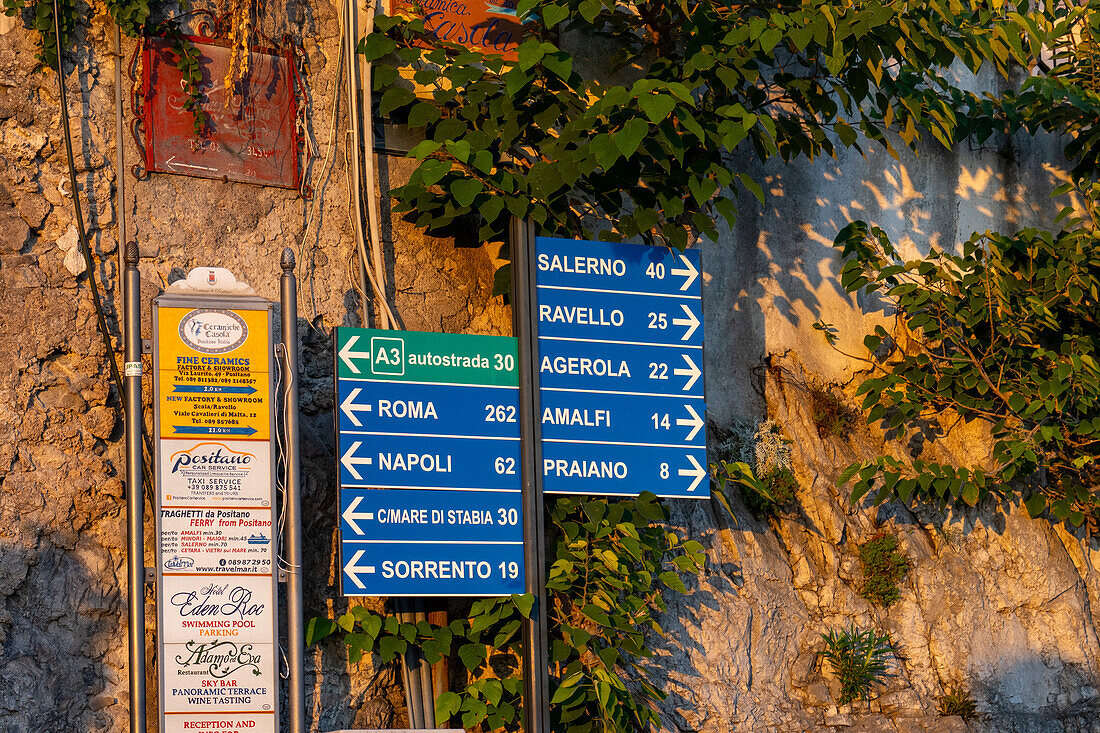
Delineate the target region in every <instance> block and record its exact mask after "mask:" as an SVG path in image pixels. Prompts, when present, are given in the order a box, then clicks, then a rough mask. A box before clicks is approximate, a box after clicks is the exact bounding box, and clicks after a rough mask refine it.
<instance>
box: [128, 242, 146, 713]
mask: <svg viewBox="0 0 1100 733" xmlns="http://www.w3.org/2000/svg"><path fill="white" fill-rule="evenodd" d="M123 259H124V262H125V265H126V271H125V273H123V288H124V290H125V297H124V298H123V301H124V302H125V303H126V306H125V324H126V331H125V335H126V342H125V344H124V349H123V359H124V361H125V362H126V364H125V369H124V370H123V371H124V373H125V375H126V376H125V377H124V378H123V379H124V381H125V390H126V404H125V410H126V539H127V542H128V548H127V552H126V577H127V580H128V583H129V587H128V588H127V591H126V606H127V608H126V613H127V617H128V619H127V620H128V631H129V634H128V642H129V657H130V665H129V666H130V669H129V672H130V733H144V732H145V718H146V716H145V584H146V583H147V582H148V580H147V578H148V575H147V573H146V570H145V524H144V522H145V491H144V489H143V488H142V478H143V473H142V471H143V468H144V467H143V466H142V461H143V457H142V453H141V442H142V430H143V427H142V414H141V411H142V403H141V275H140V274H139V273H138V246H137V243H135V242H129V243H128V244H127V245H126V252H125V254H124V258H123Z"/></svg>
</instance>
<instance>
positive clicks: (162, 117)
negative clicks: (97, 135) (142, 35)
mask: <svg viewBox="0 0 1100 733" xmlns="http://www.w3.org/2000/svg"><path fill="white" fill-rule="evenodd" d="M188 38H189V39H190V40H191V42H192V43H194V45H195V47H196V49H197V50H198V52H199V68H200V69H201V70H202V82H201V83H200V85H199V90H200V91H201V92H202V99H201V100H200V102H199V107H200V109H201V110H202V111H203V112H205V113H206V115H207V122H206V124H205V126H204V128H203V130H202V134H197V133H196V132H195V120H194V116H193V115H192V113H191V112H190V111H189V110H187V109H184V106H183V105H184V102H186V101H187V100H188V98H189V95H188V91H187V89H186V88H185V85H184V82H183V75H182V74H181V73H180V71H179V70H178V69H176V54H175V52H174V51H173V50H172V41H171V40H169V39H165V38H148V39H146V41H145V47H144V49H143V51H142V63H143V73H142V88H141V95H142V100H141V107H140V110H139V114H140V119H141V122H142V128H143V129H144V141H143V142H144V147H145V169H146V170H147V171H149V172H154V173H177V174H180V175H185V176H197V177H199V178H215V179H220V180H224V181H239V182H242V183H255V184H259V185H262V186H279V187H282V188H298V187H299V181H300V175H301V173H300V168H299V164H298V162H299V161H298V155H299V136H298V129H297V124H296V123H297V115H298V101H297V96H296V93H295V82H296V77H297V72H296V68H295V65H294V59H293V56H292V54H291V53H290V52H289V51H287V52H285V53H284V52H277V51H273V50H268V49H255V48H254V49H251V50H250V54H251V58H250V64H249V71H248V74H247V76H246V77H245V78H244V79H243V80H242V81H239V82H238V83H237V84H235V85H234V86H233V87H232V88H231V89H228V90H227V89H226V87H225V82H224V80H225V76H226V72H227V70H228V68H229V62H230V52H231V51H230V49H229V48H227V47H226V46H223V45H220V44H218V43H217V42H216V41H213V40H212V39H209V38H202V37H193V36H189V37H188ZM227 94H228V95H229V97H228V104H227V99H226V97H227Z"/></svg>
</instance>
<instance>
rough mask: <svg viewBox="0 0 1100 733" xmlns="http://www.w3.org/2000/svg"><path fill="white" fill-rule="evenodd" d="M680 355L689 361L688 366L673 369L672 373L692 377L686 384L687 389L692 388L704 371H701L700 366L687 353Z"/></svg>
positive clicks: (685, 388)
mask: <svg viewBox="0 0 1100 733" xmlns="http://www.w3.org/2000/svg"><path fill="white" fill-rule="evenodd" d="M680 356H682V357H684V361H686V362H687V365H688V368H687V369H673V370H672V373H673V374H675V375H676V376H677V377H691V379H689V380H688V381H687V384H685V385H684V390H685V391H687V390H689V389H691V385H693V384H695V380H696V379H698V378H699V375H701V374H702V372H701V371H699V367H697V366H695V362H693V361H692V360H691V357H690V356H688V355H687V354H680Z"/></svg>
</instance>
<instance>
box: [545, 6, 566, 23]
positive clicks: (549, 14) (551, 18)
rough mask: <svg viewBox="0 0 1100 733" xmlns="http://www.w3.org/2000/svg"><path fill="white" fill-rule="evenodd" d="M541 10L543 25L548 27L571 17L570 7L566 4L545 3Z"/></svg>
mask: <svg viewBox="0 0 1100 733" xmlns="http://www.w3.org/2000/svg"><path fill="white" fill-rule="evenodd" d="M540 11H541V12H542V22H543V26H544V27H546V28H553V27H554V26H556V25H557V24H558V23H560V22H562V21H563V20H565V19H566V18H568V17H569V7H568V6H566V5H543V6H542V7H541V8H540Z"/></svg>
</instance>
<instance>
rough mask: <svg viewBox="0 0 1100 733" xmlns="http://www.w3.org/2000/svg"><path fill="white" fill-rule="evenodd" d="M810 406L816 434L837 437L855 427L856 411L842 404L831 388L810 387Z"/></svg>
mask: <svg viewBox="0 0 1100 733" xmlns="http://www.w3.org/2000/svg"><path fill="white" fill-rule="evenodd" d="M810 408H811V410H812V411H813V419H814V425H816V426H817V434H818V435H820V436H822V437H825V436H829V435H831V436H833V437H834V438H839V437H842V436H843V435H845V434H846V433H848V432H850V431H851V430H852V429H854V428H855V427H856V422H857V418H858V413H857V412H856V411H855V410H853V409H852V408H850V407H848V406H847V405H846V404H844V403H843V402H842V401H841V399H840V398H839V397H837V396H836V395H835V394H833V392H832V390H830V389H826V388H822V387H811V388H810Z"/></svg>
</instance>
